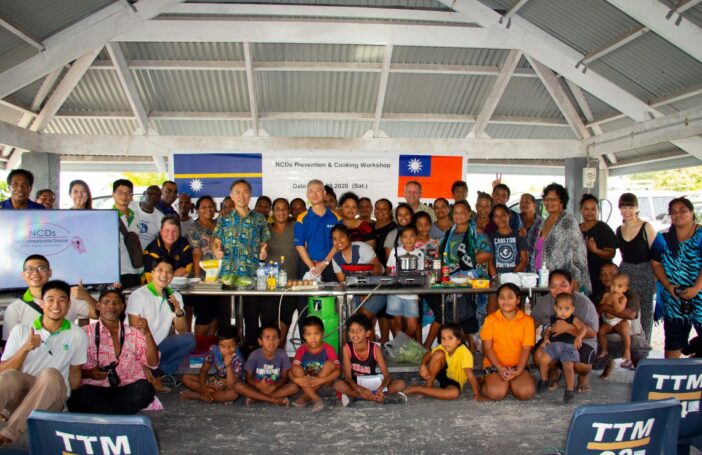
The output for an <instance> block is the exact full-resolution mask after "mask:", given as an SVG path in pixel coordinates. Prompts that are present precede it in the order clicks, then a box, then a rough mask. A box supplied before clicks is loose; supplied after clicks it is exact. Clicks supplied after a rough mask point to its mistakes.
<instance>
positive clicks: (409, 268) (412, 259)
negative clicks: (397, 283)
mask: <svg viewBox="0 0 702 455" xmlns="http://www.w3.org/2000/svg"><path fill="white" fill-rule="evenodd" d="M417 259H418V258H417V256H414V255H412V254H403V255H402V256H398V257H397V263H398V265H399V271H400V272H414V271H415V270H417V266H418V261H417Z"/></svg>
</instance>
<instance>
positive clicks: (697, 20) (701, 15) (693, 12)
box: [683, 3, 702, 28]
mask: <svg viewBox="0 0 702 455" xmlns="http://www.w3.org/2000/svg"><path fill="white" fill-rule="evenodd" d="M683 16H684V17H685V18H686V19H689V20H690V21H692V23H693V24H695V25H697V26H698V27H700V28H702V3H700V4H699V5H697V6H695V7H694V8H690V9H689V10H687V11H685V12H684V13H683Z"/></svg>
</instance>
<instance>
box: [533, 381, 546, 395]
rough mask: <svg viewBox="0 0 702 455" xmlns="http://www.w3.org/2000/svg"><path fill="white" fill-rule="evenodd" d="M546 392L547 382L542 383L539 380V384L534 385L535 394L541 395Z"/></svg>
mask: <svg viewBox="0 0 702 455" xmlns="http://www.w3.org/2000/svg"><path fill="white" fill-rule="evenodd" d="M547 390H548V381H544V380H543V379H539V383H538V384H537V385H536V393H538V394H539V395H541V394H542V393H544V392H546V391H547Z"/></svg>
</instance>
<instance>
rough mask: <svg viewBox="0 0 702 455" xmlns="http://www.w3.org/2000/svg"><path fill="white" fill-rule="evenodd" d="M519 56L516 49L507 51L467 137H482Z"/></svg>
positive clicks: (520, 56) (520, 54) (520, 53)
mask: <svg viewBox="0 0 702 455" xmlns="http://www.w3.org/2000/svg"><path fill="white" fill-rule="evenodd" d="M521 58H522V51H520V50H517V49H512V50H511V51H509V54H507V58H506V59H505V61H504V62H503V63H502V67H501V68H500V74H499V75H498V76H497V79H496V80H495V82H494V84H493V85H492V88H491V89H490V92H489V93H488V95H487V98H486V99H485V104H483V107H482V109H481V110H480V113H479V114H478V119H477V120H476V122H475V124H474V125H473V128H471V130H470V133H468V136H469V137H478V138H482V137H484V134H485V127H486V126H487V124H488V122H489V121H490V118H491V117H492V114H493V113H495V109H497V105H498V104H499V103H500V100H501V99H502V94H504V93H505V90H506V89H507V84H509V80H510V78H511V77H512V74H513V73H514V70H515V69H516V68H517V64H518V63H519V59H521Z"/></svg>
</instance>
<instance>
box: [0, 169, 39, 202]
mask: <svg viewBox="0 0 702 455" xmlns="http://www.w3.org/2000/svg"><path fill="white" fill-rule="evenodd" d="M7 186H9V187H10V197H9V198H7V200H6V201H5V202H3V203H2V208H3V209H16V210H17V209H43V208H44V206H43V205H41V204H39V203H36V202H34V201H32V200H30V199H29V196H30V195H31V194H32V186H34V174H32V173H31V172H29V171H27V170H25V169H15V170H13V171H10V173H9V174H7Z"/></svg>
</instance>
